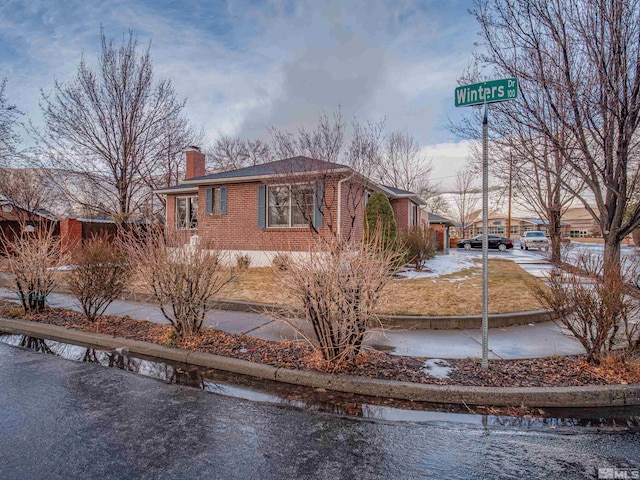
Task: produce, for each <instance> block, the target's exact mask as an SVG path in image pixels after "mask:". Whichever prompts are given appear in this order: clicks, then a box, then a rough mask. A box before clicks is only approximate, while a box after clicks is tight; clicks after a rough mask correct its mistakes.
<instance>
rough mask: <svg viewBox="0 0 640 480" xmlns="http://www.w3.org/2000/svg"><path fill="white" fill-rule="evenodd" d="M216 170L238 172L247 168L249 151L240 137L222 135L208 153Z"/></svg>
mask: <svg viewBox="0 0 640 480" xmlns="http://www.w3.org/2000/svg"><path fill="white" fill-rule="evenodd" d="M207 154H208V156H209V157H210V158H211V160H212V161H213V168H214V169H216V170H221V171H225V170H236V169H238V168H243V167H246V164H245V163H246V160H247V149H246V145H245V143H244V142H243V141H242V140H241V139H240V138H239V137H230V136H227V135H222V136H221V137H220V138H218V139H217V140H216V141H215V143H214V144H213V148H212V149H211V150H209V151H208V152H207Z"/></svg>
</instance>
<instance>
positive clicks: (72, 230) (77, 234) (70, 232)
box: [60, 218, 82, 249]
mask: <svg viewBox="0 0 640 480" xmlns="http://www.w3.org/2000/svg"><path fill="white" fill-rule="evenodd" d="M60 244H61V246H62V248H63V249H67V248H76V247H78V246H80V245H82V222H79V221H78V220H76V219H75V218H65V219H64V220H62V221H61V222H60Z"/></svg>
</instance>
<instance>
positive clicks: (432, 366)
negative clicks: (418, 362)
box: [422, 358, 451, 378]
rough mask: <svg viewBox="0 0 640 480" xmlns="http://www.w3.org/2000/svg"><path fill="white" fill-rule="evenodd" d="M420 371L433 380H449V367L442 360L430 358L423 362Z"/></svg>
mask: <svg viewBox="0 0 640 480" xmlns="http://www.w3.org/2000/svg"><path fill="white" fill-rule="evenodd" d="M422 371H423V372H424V373H426V374H427V375H431V376H432V377H435V378H449V374H450V373H451V367H450V366H449V364H448V363H447V361H446V360H442V359H441V358H432V359H430V360H427V361H426V362H424V366H423V367H422Z"/></svg>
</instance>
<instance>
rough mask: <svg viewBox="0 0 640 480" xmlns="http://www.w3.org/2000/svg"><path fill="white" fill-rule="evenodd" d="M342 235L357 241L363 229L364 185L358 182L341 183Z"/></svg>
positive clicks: (360, 237)
mask: <svg viewBox="0 0 640 480" xmlns="http://www.w3.org/2000/svg"><path fill="white" fill-rule="evenodd" d="M342 205H343V209H342V219H341V222H342V236H343V238H347V239H351V240H353V241H355V242H359V241H360V240H361V239H362V234H363V231H364V208H365V205H364V187H363V185H362V184H361V183H360V182H355V181H345V182H343V183H342Z"/></svg>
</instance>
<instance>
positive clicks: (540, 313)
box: [0, 277, 553, 330]
mask: <svg viewBox="0 0 640 480" xmlns="http://www.w3.org/2000/svg"><path fill="white" fill-rule="evenodd" d="M0 287H4V288H10V287H11V285H10V284H9V282H8V281H7V280H6V279H4V278H2V277H0ZM54 291H55V292H56V293H64V294H69V292H68V290H66V289H64V288H61V287H58V288H56V289H54ZM120 299H121V300H127V301H131V302H138V303H152V304H155V299H154V298H153V297H152V296H151V295H149V294H146V293H142V292H127V293H125V294H124V295H122V296H121V297H120ZM217 308H219V309H220V310H228V311H232V312H246V313H266V314H269V313H278V314H282V315H285V316H295V315H296V314H299V313H301V312H302V310H301V309H297V308H295V307H285V306H282V305H274V304H270V303H256V302H244V301H239V300H224V299H222V300H220V301H219V302H218V305H217ZM378 318H379V319H380V321H381V322H382V325H383V326H385V327H399V328H402V329H416V330H456V329H460V330H472V329H480V328H482V316H481V315H438V316H421V315H378ZM551 320H553V316H552V315H551V312H550V311H548V310H530V311H524V312H512V313H491V314H489V328H504V327H511V326H514V325H528V324H530V323H543V322H549V321H551Z"/></svg>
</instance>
